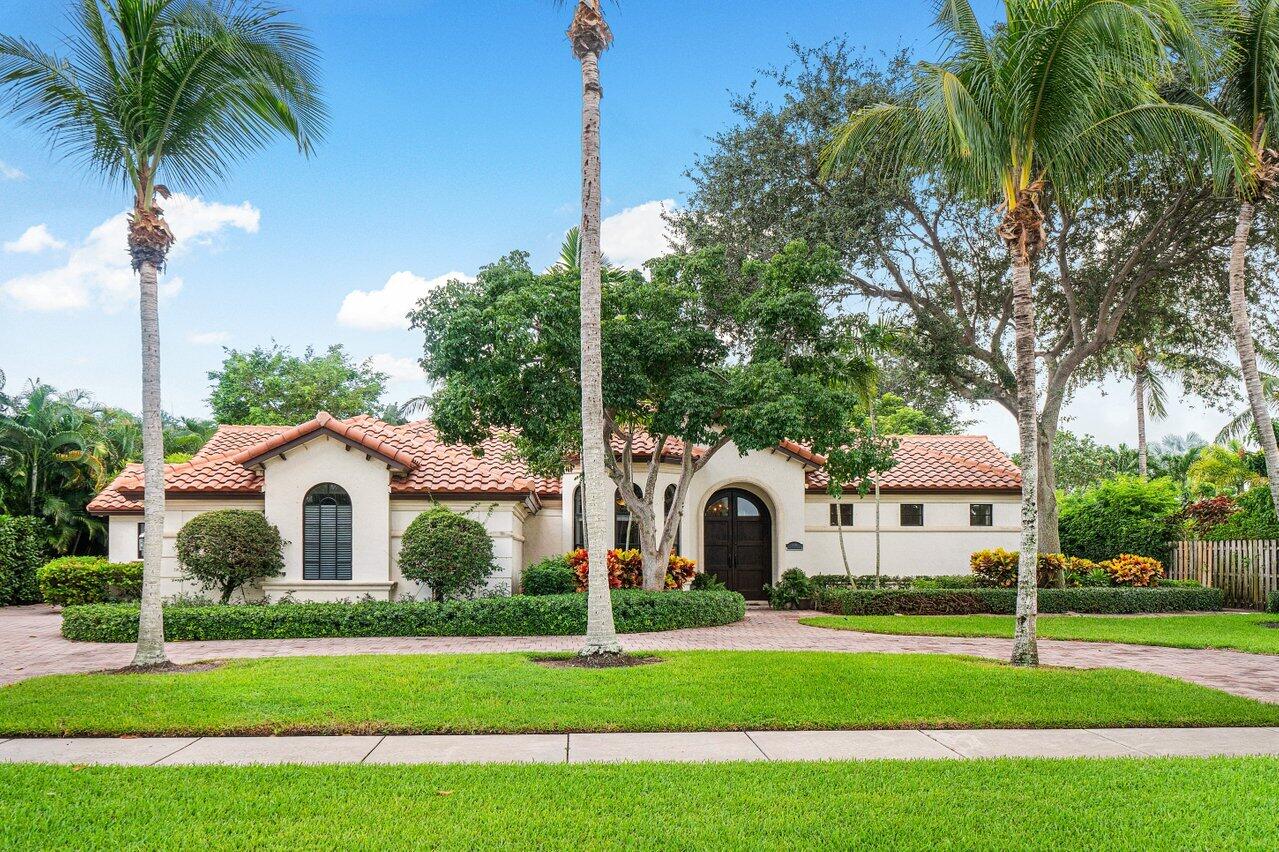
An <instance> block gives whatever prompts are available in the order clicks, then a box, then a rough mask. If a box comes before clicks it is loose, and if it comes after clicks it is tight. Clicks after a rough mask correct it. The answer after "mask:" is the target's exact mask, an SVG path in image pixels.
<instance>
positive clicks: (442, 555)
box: [400, 506, 494, 601]
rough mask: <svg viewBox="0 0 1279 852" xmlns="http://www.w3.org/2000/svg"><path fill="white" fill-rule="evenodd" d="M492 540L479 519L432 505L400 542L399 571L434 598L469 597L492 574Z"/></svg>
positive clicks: (406, 531) (439, 599)
mask: <svg viewBox="0 0 1279 852" xmlns="http://www.w3.org/2000/svg"><path fill="white" fill-rule="evenodd" d="M493 569H494V565H493V540H492V539H491V538H489V534H488V531H487V530H485V529H484V525H483V524H482V523H480V522H479V521H476V520H474V519H472V518H468V517H466V516H465V515H459V514H458V513H457V512H452V511H449V510H448V509H446V508H445V507H443V506H436V507H434V508H433V509H430V510H428V511H426V512H423V513H422V514H420V515H418V516H417V517H416V518H414V519H413V523H411V524H409V528H408V529H407V530H405V531H404V539H403V541H402V542H401V545H400V573H401V574H403V575H404V576H405V577H406V578H408V579H410V580H416V581H417V582H419V583H425V584H426V585H427V587H429V588H430V590H431V595H432V596H433V597H434V598H435V600H437V601H442V600H447V599H448V598H457V597H469V596H471V595H473V594H474V593H475V592H476V591H478V590H479V589H480V588H482V587H483V586H484V582H485V581H486V580H487V579H488V577H489V575H490V574H492V573H493Z"/></svg>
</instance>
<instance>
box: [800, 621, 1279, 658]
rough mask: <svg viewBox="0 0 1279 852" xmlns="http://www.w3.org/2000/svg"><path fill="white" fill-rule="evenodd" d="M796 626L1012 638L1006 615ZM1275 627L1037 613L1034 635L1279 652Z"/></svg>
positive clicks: (1278, 632)
mask: <svg viewBox="0 0 1279 852" xmlns="http://www.w3.org/2000/svg"><path fill="white" fill-rule="evenodd" d="M799 623H800V624H805V625H808V626H810V627H825V628H829V629H832V630H853V631H860V632H862V633H882V634H888V635H899V636H900V635H905V636H958V637H980V636H991V637H996V638H1002V639H1011V638H1012V635H1013V619H1012V617H1011V616H1006V615H846V616H841V615H832V616H816V617H812V618H802V619H800V622H799ZM1274 624H1279V615H1275V614H1274V613H1197V614H1194V615H1132V616H1105V615H1041V616H1039V618H1038V620H1037V622H1036V631H1037V633H1038V634H1039V638H1041V639H1064V640H1074V641H1081V642H1120V643H1124V644H1129V645H1156V646H1162V647H1168V648H1205V649H1213V648H1215V649H1221V650H1235V651H1246V652H1249V653H1253V654H1279V628H1276V627H1270V626H1267V625H1274ZM1276 664H1277V665H1279V663H1276Z"/></svg>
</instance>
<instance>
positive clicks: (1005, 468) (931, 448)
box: [805, 435, 1021, 491]
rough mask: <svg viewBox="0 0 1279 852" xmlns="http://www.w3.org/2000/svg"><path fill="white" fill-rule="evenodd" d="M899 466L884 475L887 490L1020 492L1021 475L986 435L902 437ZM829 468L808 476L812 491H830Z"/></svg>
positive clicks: (899, 449)
mask: <svg viewBox="0 0 1279 852" xmlns="http://www.w3.org/2000/svg"><path fill="white" fill-rule="evenodd" d="M897 440H898V441H900V445H899V447H898V449H897V456H896V458H897V466H896V467H894V468H893V469H892V470H890V471H888V472H887V473H885V474H884V475H883V477H882V478H881V479H880V481H879V487H880V488H881V489H882V490H885V491H1017V490H1020V488H1021V471H1019V470H1018V469H1017V466H1016V465H1014V464H1013V463H1012V460H1011V459H1009V458H1008V456H1006V455H1004V453H1003V452H1002V451H1001V450H1000V449H999V448H998V447H996V446H995V445H994V444H993V443H991V441H990V439H989V438H987V437H986V436H984V435H900V436H898V437H897ZM829 482H830V477H829V476H828V475H827V474H826V471H824V470H815V471H810V472H809V473H808V475H807V477H806V478H805V486H806V488H807V489H808V490H809V491H825V490H826V486H827V484H828V483H829Z"/></svg>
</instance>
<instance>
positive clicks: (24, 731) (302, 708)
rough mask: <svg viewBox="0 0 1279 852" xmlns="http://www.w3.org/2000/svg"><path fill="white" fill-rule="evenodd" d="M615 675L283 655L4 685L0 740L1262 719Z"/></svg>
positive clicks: (425, 658)
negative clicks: (193, 669)
mask: <svg viewBox="0 0 1279 852" xmlns="http://www.w3.org/2000/svg"><path fill="white" fill-rule="evenodd" d="M663 657H664V658H665V659H664V662H661V663H657V664H653V665H647V666H638V667H634V668H625V669H603V670H601V669H578V668H572V669H564V668H558V669H552V668H547V667H545V666H540V665H537V664H536V663H535V662H533V661H532V660H531V659H530V658H529V657H528V656H527V655H521V654H484V655H480V654H460V655H421V656H362V657H294V658H280V659H270V660H244V661H237V662H233V663H230V664H228V665H226V666H225V667H223V668H219V669H216V670H213V671H207V672H201V673H196V674H163V675H156V674H149V675H108V674H95V675H57V676H52V677H43V678H35V679H32V680H28V681H23V682H20V683H17V684H14V685H12V686H7V687H4V688H3V689H0V736H13V735H17V736H22V735H116V734H231V733H337V732H342V733H409V732H448V731H453V732H481V731H489V732H498V731H624V730H628V731H656V730H740V729H750V728H770V729H786V728H792V729H794V728H904V727H976V728H999V727H1014V728H1015V727H1091V726H1141V725H1274V724H1279V705H1275V704H1263V703H1260V702H1256V701H1251V700H1248V699H1245V698H1239V697H1236V696H1232V695H1228V694H1226V693H1224V692H1219V691H1216V690H1212V689H1207V688H1205V687H1201V686H1195V685H1193V684H1189V683H1185V682H1183V681H1179V680H1173V679H1170V678H1162V677H1158V676H1155V675H1148V674H1142V673H1140V672H1131V671H1121V670H1114V669H1105V670H1089V671H1085V670H1073V669H1054V668H1042V669H1037V670H1036V669H1014V668H1012V667H1011V666H1008V665H1005V664H1003V663H997V662H989V661H984V660H976V659H971V658H965V657H946V656H934V655H922V654H843V653H820V652H785V651H776V652H763V651H694V652H683V653H669V654H664V655H663Z"/></svg>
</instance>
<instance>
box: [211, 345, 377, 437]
mask: <svg viewBox="0 0 1279 852" xmlns="http://www.w3.org/2000/svg"><path fill="white" fill-rule="evenodd" d="M225 351H226V357H225V358H224V359H223V361H222V369H220V370H214V371H213V372H211V373H209V380H210V381H211V382H213V391H212V393H211V394H210V395H209V407H210V408H212V409H213V418H214V420H216V421H217V422H219V423H246V424H259V425H269V426H293V425H296V424H298V423H305V422H306V421H308V420H310V419H311V418H313V417H315V415H316V412H319V411H327V412H329V413H330V414H332V415H333V416H334V417H337V418H339V419H341V418H346V417H353V416H355V415H356V414H371V413H374V412H376V411H377V410H378V407H379V404H380V401H381V399H382V394H383V393H385V392H386V381H387V376H386V374H385V373H379V372H378V371H377V370H375V369H373V366H372V363H371V362H369V361H365V362H363V363H357V362H356V361H354V360H352V358H351V357H350V356H349V355H348V354H347V352H346V350H345V349H344V348H343V347H342V344H340V343H339V344H336V345H333V346H330V347H329V348H328V349H327V350H325V352H323V353H322V354H317V353H316V352H315V350H314V349H312V348H310V347H307V349H306V350H305V351H304V352H303V353H302V354H301V355H300V356H299V355H294V354H293V352H292V351H291V350H290V349H289V348H288V347H287V346H280V345H279V344H277V343H272V344H271V346H270V347H269V348H264V347H261V346H259V347H256V348H254V349H252V350H250V351H248V352H240V351H238V350H235V349H227V350H225Z"/></svg>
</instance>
